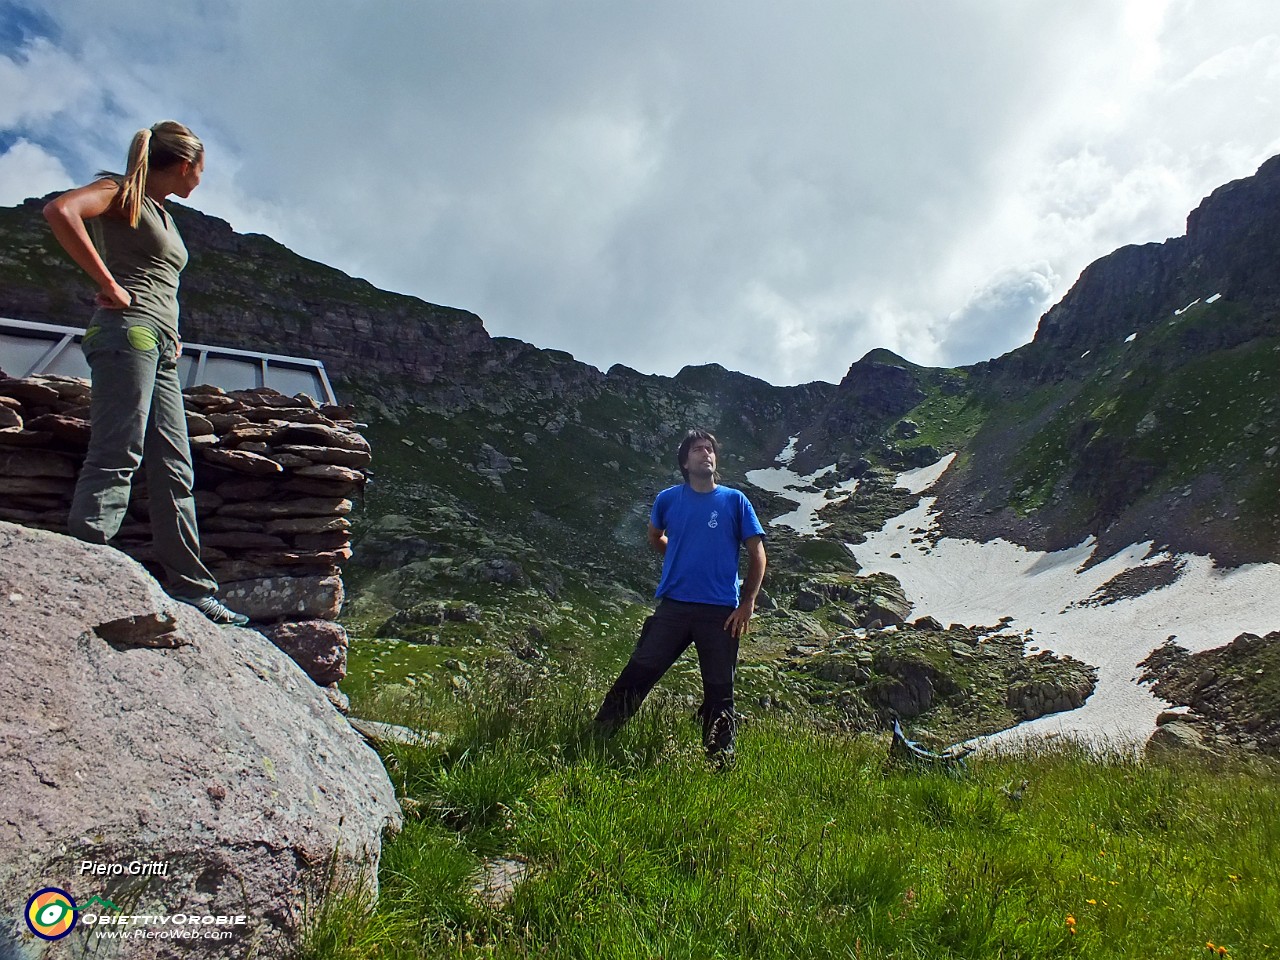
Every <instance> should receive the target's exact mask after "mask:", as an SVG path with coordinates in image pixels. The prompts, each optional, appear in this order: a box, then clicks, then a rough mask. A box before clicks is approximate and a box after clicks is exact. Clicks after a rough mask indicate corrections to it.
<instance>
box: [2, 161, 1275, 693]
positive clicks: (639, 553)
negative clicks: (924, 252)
mask: <svg viewBox="0 0 1280 960" xmlns="http://www.w3.org/2000/svg"><path fill="white" fill-rule="evenodd" d="M175 216H176V218H177V219H178V221H179V224H180V227H181V229H182V230H183V233H184V236H185V237H186V239H187V243H188V246H189V248H190V249H191V255H192V256H191V263H190V266H189V267H188V270H187V273H186V274H185V275H184V280H183V294H182V297H183V310H184V330H185V334H186V336H187V337H188V338H189V339H191V340H193V341H199V342H206V343H213V344H225V345H234V346H237V347H248V348H255V349H260V350H265V351H269V352H273V353H296V354H303V355H308V356H315V357H318V358H320V359H322V360H324V361H325V363H326V365H327V366H328V367H329V369H330V371H331V373H332V374H333V375H334V376H335V379H336V380H337V381H338V387H339V392H340V394H341V395H342V399H343V400H344V401H349V402H351V403H352V404H353V405H355V406H356V408H357V409H358V410H359V411H360V416H361V417H362V419H365V420H367V421H368V429H367V431H366V435H367V436H368V438H369V440H370V441H371V443H372V444H373V448H374V450H375V454H376V459H375V462H374V471H375V476H374V481H373V483H372V484H371V485H370V487H369V489H368V491H367V496H366V499H365V503H364V512H363V514H362V515H359V516H356V517H354V518H353V532H354V534H355V549H356V556H355V558H354V560H353V564H352V567H351V583H352V587H353V590H352V593H353V595H354V600H353V602H352V603H351V604H350V605H349V607H348V610H347V613H346V614H345V619H346V621H347V623H348V625H349V627H350V629H352V630H353V632H354V634H355V636H357V637H361V636H363V637H371V636H373V635H376V634H379V633H382V634H383V636H388V633H387V630H388V629H391V628H389V627H388V626H387V625H388V624H390V623H393V622H394V623H397V624H400V625H401V626H403V625H405V623H406V619H405V618H406V617H408V618H409V619H410V620H412V616H415V615H416V614H413V613H412V611H414V610H421V611H423V612H424V613H423V615H424V616H429V617H430V618H434V617H435V613H434V612H438V611H439V610H440V609H442V608H441V607H440V604H456V605H461V606H460V607H459V609H470V608H467V607H466V606H465V605H467V604H471V605H474V607H475V608H476V609H478V610H479V611H480V615H479V619H478V620H477V619H467V618H465V617H464V618H461V619H450V618H449V617H447V616H445V615H444V614H441V615H440V617H439V619H440V621H441V622H440V623H430V624H424V625H423V626H424V628H430V629H428V630H427V632H428V633H433V634H434V635H435V636H436V637H437V640H436V642H434V643H431V644H427V645H426V647H427V648H430V649H425V648H424V649H420V650H418V651H417V652H415V654H414V656H415V657H416V658H417V659H416V660H415V662H417V663H421V664H425V665H426V666H423V667H422V668H421V669H422V671H423V672H434V671H436V670H437V668H438V667H439V665H440V663H442V662H443V661H444V660H447V659H457V657H456V656H453V657H451V656H450V654H451V653H453V652H456V649H458V648H459V647H462V648H466V647H469V646H471V645H473V644H474V643H477V642H478V643H480V644H481V645H485V644H488V643H491V642H494V641H495V638H500V642H501V645H503V646H506V645H507V644H508V643H509V644H511V645H512V646H513V647H518V648H520V649H528V648H529V647H530V646H532V647H533V648H537V649H539V650H541V651H542V652H546V651H547V650H550V651H552V653H555V652H556V651H557V650H558V651H560V652H565V651H568V650H581V649H583V648H584V645H586V646H590V645H591V644H596V645H597V646H598V649H597V650H596V654H598V655H599V657H600V658H601V660H600V662H601V663H602V664H605V663H608V662H611V661H610V660H609V658H610V657H616V656H618V655H620V651H622V650H623V649H624V648H625V646H626V645H627V644H628V643H629V642H631V641H630V640H629V639H628V638H629V637H631V636H632V634H631V633H630V631H631V629H632V626H633V625H632V624H631V623H630V622H629V619H628V618H629V617H631V616H633V611H634V610H635V609H637V608H636V607H635V604H636V602H637V601H640V600H641V599H643V597H644V596H645V595H646V594H647V593H648V592H649V591H650V590H651V589H652V584H653V582H654V579H655V573H656V567H655V561H654V559H653V558H652V557H651V556H650V555H649V554H648V552H647V551H646V549H645V547H644V538H643V530H644V521H645V517H646V514H647V510H648V505H649V503H650V502H651V500H652V497H653V495H654V492H655V491H656V490H658V489H660V488H661V487H662V486H665V485H667V484H669V483H672V482H674V481H676V480H677V479H678V475H677V474H676V473H675V469H674V468H675V463H674V448H675V445H676V442H677V441H678V438H679V436H680V434H681V433H682V432H683V430H684V429H685V427H686V426H688V425H690V424H699V425H703V426H706V427H709V428H710V429H712V430H713V431H715V432H716V433H717V435H718V436H719V437H720V438H721V440H722V441H723V443H724V448H725V449H724V455H723V456H722V458H721V473H722V475H723V477H724V479H725V481H726V482H728V483H731V484H733V485H735V486H740V487H743V488H745V489H746V490H747V491H748V493H749V494H750V495H751V497H752V499H753V501H754V502H755V503H756V504H757V506H758V508H759V509H760V512H761V514H762V516H766V517H776V516H778V515H780V514H782V513H785V512H786V511H787V510H788V509H790V506H792V505H794V503H795V501H793V500H788V498H787V495H786V493H782V494H777V493H773V492H770V491H766V490H763V489H761V488H758V487H755V486H753V485H752V484H751V483H750V482H749V479H748V476H747V475H748V473H749V472H750V471H751V470H753V469H758V468H762V467H767V466H770V465H773V464H774V458H775V457H776V456H778V454H779V452H780V451H781V450H782V449H783V448H784V446H785V447H788V448H789V449H791V450H793V451H794V458H793V460H792V461H791V467H792V469H793V470H795V471H796V472H797V473H798V474H805V475H813V476H818V475H819V473H820V471H821V470H822V469H824V468H827V467H829V466H830V467H832V469H830V470H827V471H826V472H825V473H822V474H821V477H820V479H818V480H815V481H814V483H815V485H814V486H812V487H811V488H809V492H812V493H816V494H821V493H823V491H824V490H825V491H831V490H832V488H834V487H835V486H837V485H842V484H845V483H847V482H848V481H851V480H853V479H857V480H858V485H857V489H856V491H855V492H854V493H853V494H851V495H848V496H841V497H833V498H831V499H830V501H829V502H828V504H827V505H826V506H825V507H824V508H823V509H822V511H821V512H820V514H819V517H820V519H821V520H822V521H824V522H825V524H826V526H825V527H824V528H823V529H822V530H821V531H820V532H819V533H818V534H817V535H803V536H802V535H799V534H796V533H793V532H792V531H790V530H788V529H786V528H782V527H776V528H774V529H773V530H772V531H771V544H770V556H771V572H770V575H769V579H768V581H767V584H766V589H767V590H768V591H769V593H770V597H771V602H774V603H776V604H777V606H778V609H779V610H781V611H782V612H783V614H784V615H780V616H779V617H777V618H775V619H776V620H777V623H776V624H774V625H775V626H777V627H778V628H779V629H778V632H777V634H776V635H777V636H778V637H779V638H786V639H787V644H782V643H781V639H779V645H778V649H777V650H776V651H775V653H776V654H777V656H778V657H784V655H785V649H786V648H787V646H794V645H797V644H799V645H800V646H803V645H804V644H803V643H802V642H801V641H802V640H803V637H802V636H799V635H797V633H796V631H800V633H801V634H803V632H804V631H805V630H809V629H811V626H812V625H811V624H810V623H809V622H808V621H806V620H803V619H801V618H800V617H799V616H792V615H791V614H793V613H796V612H797V611H796V610H795V609H794V606H793V605H794V604H795V602H796V601H797V599H798V598H799V596H800V593H801V591H802V590H803V589H804V584H805V583H806V582H808V581H810V580H811V579H812V578H813V577H815V576H826V575H834V576H839V577H850V578H852V577H856V575H857V572H858V571H857V564H856V563H855V562H854V561H853V560H852V558H851V556H850V555H849V553H848V551H847V550H845V549H844V547H843V546H842V543H843V542H848V541H856V540H858V539H860V538H861V536H862V534H863V533H864V532H866V531H867V530H870V529H876V528H878V527H879V525H880V524H881V523H883V522H884V521H885V520H886V519H888V518H889V517H892V516H895V515H897V514H898V513H900V512H901V511H902V510H903V509H905V508H906V506H908V505H910V503H913V502H914V501H913V500H911V498H910V497H908V496H907V495H906V494H905V493H904V492H903V491H895V490H894V489H893V480H892V478H893V476H894V475H895V474H896V472H898V471H900V470H903V469H907V468H911V467H916V466H922V465H925V464H928V463H931V462H933V461H935V460H937V459H938V458H939V457H940V456H942V455H943V454H947V453H953V452H954V453H956V454H957V458H956V461H955V463H954V465H953V467H952V468H951V469H950V470H949V471H948V472H947V474H946V475H945V476H944V477H943V479H942V481H941V482H940V483H939V484H938V485H937V486H936V488H935V490H933V491H931V493H936V494H937V495H938V498H939V500H938V503H939V505H940V506H941V508H942V517H941V520H940V526H941V530H942V532H944V533H950V534H956V535H965V536H972V537H976V538H978V539H990V538H994V537H1004V538H1006V539H1010V540H1013V541H1016V542H1019V543H1023V544H1026V545H1030V546H1036V547H1041V548H1057V547H1061V546H1073V545H1075V544H1077V543H1079V542H1080V541H1081V540H1083V539H1084V538H1085V537H1087V536H1094V537H1097V538H1098V540H1099V542H1100V543H1101V545H1102V546H1101V550H1100V554H1101V555H1105V554H1106V552H1107V551H1109V550H1113V549H1119V548H1121V547H1125V546H1128V545H1129V544H1131V543H1135V542H1143V541H1146V540H1151V541H1153V543H1154V544H1155V545H1156V547H1161V546H1167V547H1169V548H1170V549H1171V550H1173V551H1174V552H1178V551H1184V550H1194V551H1197V552H1202V553H1208V554H1211V555H1213V556H1214V557H1216V558H1218V559H1219V560H1220V561H1222V562H1226V563H1240V562H1247V561H1251V560H1275V559H1280V496H1278V495H1277V492H1276V490H1275V485H1274V482H1273V480H1274V472H1275V469H1276V464H1277V451H1278V450H1280V436H1278V435H1277V423H1280V418H1277V417H1276V415H1275V414H1276V404H1277V397H1280V363H1277V362H1276V357H1277V353H1276V351H1277V350H1280V326H1278V323H1277V310H1276V304H1277V290H1280V282H1278V281H1277V277H1276V270H1275V262H1276V257H1275V240H1274V238H1275V237H1277V236H1280V232H1277V231H1276V230H1275V229H1274V228H1275V227H1276V226H1277V221H1278V220H1280V158H1277V159H1273V160H1271V161H1268V163H1266V164H1264V165H1263V167H1262V168H1261V169H1260V170H1259V172H1258V174H1257V175H1255V176H1254V177H1250V178H1245V179H1243V180H1240V181H1237V182H1235V183H1232V184H1228V185H1226V186H1224V187H1222V188H1220V189H1219V190H1217V191H1215V192H1214V193H1213V195H1211V196H1210V197H1208V198H1206V200H1205V201H1204V202H1203V203H1202V204H1201V205H1200V207H1199V208H1197V210H1196V211H1194V212H1193V213H1192V215H1191V217H1190V218H1189V221H1188V234H1187V236H1185V237H1182V238H1175V239H1173V240H1170V241H1167V242H1166V243H1164V244H1148V245H1144V246H1142V247H1132V248H1124V249H1122V250H1120V251H1117V252H1116V253H1114V254H1112V255H1110V256H1109V257H1105V258H1103V259H1101V260H1099V261H1098V262H1097V263H1095V264H1093V265H1091V266H1090V267H1089V268H1088V269H1087V270H1086V271H1085V272H1084V273H1083V274H1082V276H1081V278H1080V280H1079V281H1078V282H1077V283H1076V284H1075V286H1074V287H1073V288H1072V290H1071V291H1070V292H1069V293H1068V294H1067V296H1066V297H1064V298H1063V300H1062V302H1061V303H1059V304H1058V305H1056V306H1055V307H1054V308H1053V309H1051V310H1050V311H1049V312H1048V313H1047V314H1046V315H1045V317H1044V318H1043V319H1042V322H1041V324H1040V328H1039V330H1038V331H1037V334H1036V337H1035V339H1034V340H1033V341H1032V342H1031V343H1029V344H1027V345H1025V346H1023V347H1021V348H1019V349H1018V350H1015V351H1012V352H1011V353H1009V354H1007V355H1005V356H1003V357H1000V358H995V359H993V360H991V361H987V362H984V363H980V364H976V365H974V366H972V367H967V368H959V369H933V368H926V367H921V366H918V365H915V364H912V363H910V362H909V361H907V360H905V359H903V358H901V357H898V356H895V355H894V354H892V353H890V352H889V351H885V350H874V351H871V352H870V353H868V354H867V355H866V356H865V357H863V358H861V359H859V360H857V361H855V362H854V363H852V364H851V366H850V368H849V372H848V374H847V375H846V376H845V377H844V378H843V379H842V381H841V382H840V383H839V384H828V383H811V384H803V385H798V386H784V387H777V386H773V385H770V384H768V383H765V382H763V381H761V380H758V379H755V378H752V377H749V376H746V375H743V374H739V373H735V372H732V371H728V370H725V369H724V368H723V367H720V366H718V365H716V364H708V365H704V366H698V367H690V368H686V369H685V370H683V371H681V372H680V373H679V374H678V375H677V376H675V377H661V376H654V375H647V374H644V373H641V372H639V371H635V370H632V369H630V368H627V367H625V366H622V365H615V366H613V367H611V368H610V369H609V370H607V371H601V370H598V369H596V368H595V367H592V366H590V365H588V364H584V363H581V362H579V361H577V360H575V359H574V358H573V357H572V356H571V355H569V354H567V353H565V352H563V351H557V350H548V349H540V348H538V347H535V346H532V345H530V344H526V343H523V342H521V341H518V340H513V339H509V338H493V337H490V336H489V335H488V334H487V333H486V332H485V331H484V329H483V324H482V323H481V321H480V320H479V318H478V317H476V316H475V315H474V314H471V313H469V312H467V311H465V310H457V309H453V308H448V307H442V306H438V305H433V304H427V303H424V302H422V301H420V300H416V299H414V298H411V297H404V296H400V295H396V294H391V293H386V292H383V291H379V290H376V289H375V288H373V287H372V286H371V285H369V284H367V283H365V282H364V281H360V280H355V279H352V278H349V277H345V276H344V275H343V274H341V273H340V272H339V271H336V270H333V269H332V268H329V267H326V266H324V265H321V264H316V263H314V262H312V261H308V260H306V259H304V258H301V257H298V256H296V255H295V254H292V253H291V252H290V251H288V250H287V249H285V248H284V247H282V246H281V245H279V244H277V243H275V242H274V241H272V240H270V239H269V238H266V237H260V236H252V235H240V234H237V233H235V232H234V231H233V230H232V229H231V228H230V226H229V225H227V224H226V223H224V222H222V221H219V220H216V219H215V218H211V217H207V216H205V215H203V214H200V213H199V212H197V211H194V210H190V209H186V208H182V207H180V206H176V205H175ZM0 243H2V246H0V251H3V252H0V313H5V314H8V315H12V316H20V317H25V318H28V319H37V320H48V321H52V322H62V323H74V322H76V318H77V317H83V316H87V314H88V306H87V301H88V299H89V294H90V291H89V289H88V287H87V284H86V282H85V281H84V280H83V278H81V277H80V276H79V274H78V272H77V270H76V269H75V268H74V267H73V266H72V265H71V264H70V263H69V261H67V259H66V258H65V256H63V255H62V254H61V252H60V251H58V250H57V249H56V247H55V246H54V244H53V241H52V239H51V238H50V237H49V236H48V231H47V229H46V227H45V225H44V223H43V222H42V220H41V219H40V217H39V202H38V201H28V202H27V203H26V204H24V205H22V206H21V207H18V208H14V209H10V210H3V211H0ZM1216 294H1220V295H1221V296H1220V297H1219V298H1217V299H1215V300H1214V301H1213V302H1209V301H1210V299H1211V298H1212V297H1213V296H1214V295H1216ZM384 521H385V522H384ZM448 609H453V608H452V607H449V608H448ZM566 609H567V610H568V611H571V612H566ZM433 611H434V612H433ZM801 613H803V611H801ZM804 615H805V616H809V614H807V613H805V614H804ZM837 615H840V616H843V615H844V612H843V611H841V610H839V609H838V608H832V609H831V610H827V611H825V612H824V613H823V614H822V617H819V618H818V627H819V629H820V631H821V632H822V633H823V634H824V635H825V636H827V637H828V638H830V637H834V636H838V635H839V629H838V627H839V624H838V623H834V622H832V621H831V620H830V619H829V618H830V617H835V616H837ZM824 617H825V618H828V619H823V618H824ZM408 626H409V627H413V624H412V623H409V624H408ZM436 628H439V629H438V630H437V629H436ZM396 630H400V627H397V628H396ZM402 632H407V631H402ZM602 635H604V636H606V637H616V639H608V640H605V641H602V640H601V636H602ZM1225 639H1226V638H1224V640H1225ZM762 643H763V644H764V646H770V643H771V641H770V642H766V641H765V639H763V638H762ZM357 646H358V645H357ZM353 656H354V657H355V660H356V663H355V669H356V670H357V672H358V671H359V669H361V663H360V655H359V653H358V652H355V651H354V650H353ZM363 666H364V668H366V669H372V663H371V662H369V663H364V664H363ZM378 669H382V667H378ZM403 672H406V673H412V672H413V669H411V668H409V667H405V668H403ZM761 696H772V695H771V694H769V693H768V692H767V691H765V692H762V693H761Z"/></svg>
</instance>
